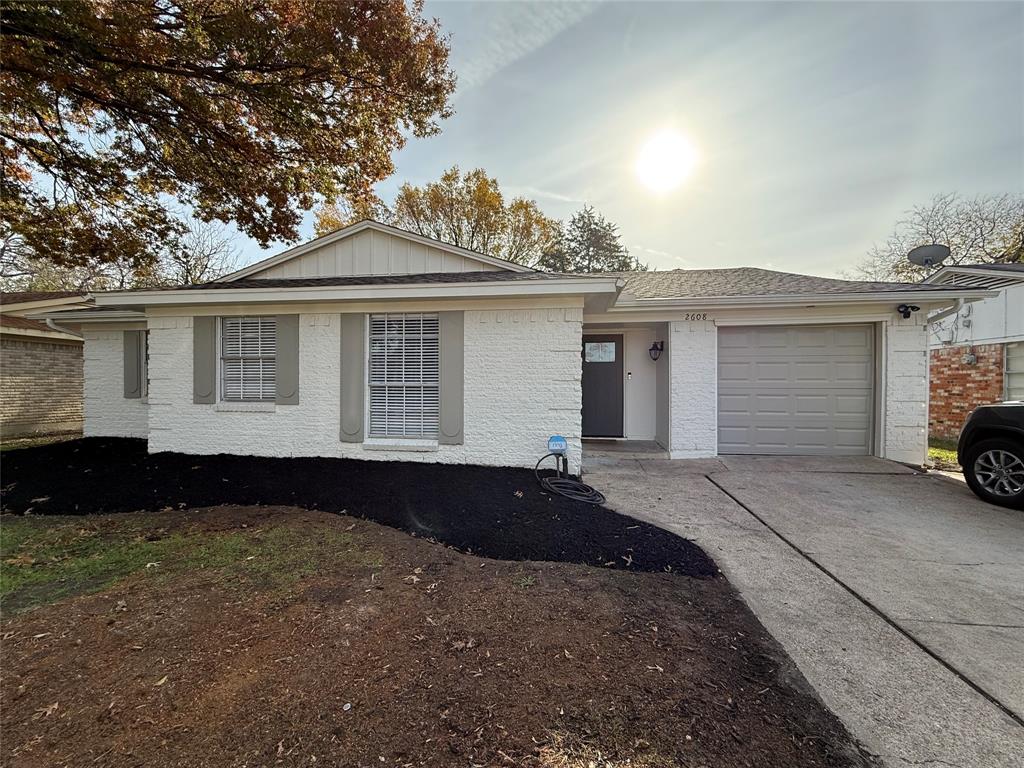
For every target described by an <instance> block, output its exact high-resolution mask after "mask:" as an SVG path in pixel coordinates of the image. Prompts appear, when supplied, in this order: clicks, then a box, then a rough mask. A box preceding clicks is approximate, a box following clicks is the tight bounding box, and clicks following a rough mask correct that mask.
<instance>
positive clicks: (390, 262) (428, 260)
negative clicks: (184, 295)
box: [249, 229, 501, 279]
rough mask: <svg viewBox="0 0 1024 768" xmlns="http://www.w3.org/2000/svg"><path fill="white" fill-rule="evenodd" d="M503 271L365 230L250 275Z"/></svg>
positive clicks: (271, 276)
mask: <svg viewBox="0 0 1024 768" xmlns="http://www.w3.org/2000/svg"><path fill="white" fill-rule="evenodd" d="M500 270H501V267H499V266H496V265H494V264H487V263H485V262H483V261H478V260H477V259H474V258H471V257H469V256H461V255H457V254H454V253H448V252H447V251H443V250H441V249H440V248H433V247H431V246H427V245H422V244H421V243H417V242H414V241H412V240H408V239H406V238H404V237H399V236H397V235H392V234H390V233H387V232H380V231H377V230H374V229H364V230H363V231H361V232H357V233H355V234H354V235H351V236H349V237H344V238H342V239H340V240H336V241H334V242H330V243H327V244H325V245H323V246H321V247H319V248H315V249H313V250H311V251H309V252H307V253H304V254H302V255H301V256H296V257H295V258H293V259H289V260H288V261H285V262H282V263H280V264H276V265H274V266H271V267H268V268H267V269H264V270H261V271H259V272H255V273H253V274H252V275H250V276H249V277H252V278H264V279H269V278H289V277H346V276H354V275H415V274H427V273H432V272H496V271H500Z"/></svg>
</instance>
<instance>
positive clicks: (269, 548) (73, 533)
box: [0, 515, 379, 613]
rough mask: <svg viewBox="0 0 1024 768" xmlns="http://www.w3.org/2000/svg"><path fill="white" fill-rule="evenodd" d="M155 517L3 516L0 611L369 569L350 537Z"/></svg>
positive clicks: (372, 560)
mask: <svg viewBox="0 0 1024 768" xmlns="http://www.w3.org/2000/svg"><path fill="white" fill-rule="evenodd" d="M165 522H166V521H165V520H162V519H161V518H160V517H159V516H155V515H147V516H141V515H140V516H132V517H130V518H129V517H127V516H119V517H111V518H81V517H78V518H66V517H45V518H44V517H21V518H15V517H4V518H3V519H2V521H0V599H2V601H3V608H4V612H5V613H12V612H19V611H22V610H26V609H28V608H33V607H35V606H38V605H43V604H46V603H52V602H56V601H58V600H61V599H63V598H66V597H71V596H73V595H80V594H86V593H90V592H98V591H102V590H104V589H106V588H107V587H109V586H111V585H112V584H114V583H115V582H117V581H120V580H121V579H124V578H127V577H129V576H133V575H140V576H141V577H143V578H148V579H157V580H162V579H167V578H171V577H173V576H176V575H181V574H185V573H195V572H198V571H217V572H218V574H219V577H220V580H221V581H222V582H223V583H229V584H230V583H235V584H241V585H258V586H260V587H265V588H270V589H284V588H287V587H288V586H290V585H292V584H294V583H295V582H296V581H298V580H299V579H301V578H303V577H305V576H309V575H312V574H314V573H316V572H317V570H318V569H319V568H320V567H321V565H322V564H323V563H325V562H327V563H331V564H337V563H347V564H351V565H368V566H373V565H377V564H378V561H379V557H378V556H376V555H374V554H373V553H368V552H365V551H363V550H362V549H360V548H359V547H358V546H356V545H355V542H354V541H353V537H352V535H351V534H348V533H344V532H341V531H331V530H329V529H328V530H320V531H318V533H317V535H315V536H314V535H310V532H309V531H306V530H303V529H301V528H293V527H290V526H287V525H276V526H268V527H266V528H260V527H254V528H252V529H242V530H239V529H234V530H229V531H223V532H221V531H217V532H210V531H204V530H200V529H199V528H198V527H195V526H192V527H189V528H183V529H181V530H175V531H168V530H167V529H166V528H163V527H161V526H162V525H163V524H164V523H165Z"/></svg>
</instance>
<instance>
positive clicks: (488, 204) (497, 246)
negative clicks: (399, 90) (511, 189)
mask: <svg viewBox="0 0 1024 768" xmlns="http://www.w3.org/2000/svg"><path fill="white" fill-rule="evenodd" d="M362 219H376V220H377V221H382V222H384V223H386V224H393V225H394V226H396V227H399V228H401V229H405V230H408V231H410V232H415V233H416V234H419V235H423V236H424V237H430V238H434V239H435V240H441V241H442V242H445V243H451V244H452V245H457V246H460V247H462V248H468V249H469V250H471V251H478V252H479V253H486V254H488V255H490V256H497V257H498V258H502V259H508V260H509V261H514V262H516V263H517V264H525V265H527V266H533V265H534V264H536V263H537V261H538V260H539V259H540V257H541V255H542V254H543V253H544V252H545V250H548V249H550V248H551V247H552V246H553V244H554V242H555V239H556V238H557V235H558V230H559V224H558V222H557V221H556V220H555V219H551V218H548V217H547V216H545V215H544V214H543V213H542V212H541V210H540V208H539V207H538V205H537V203H536V202H534V201H533V200H528V199H526V198H523V197H516V198H513V199H512V200H511V201H509V202H507V203H506V202H505V198H504V195H502V192H501V187H500V186H499V185H498V181H497V179H494V178H492V177H490V176H488V175H487V173H486V172H485V171H484V170H483V169H482V168H477V169H475V170H472V171H467V172H466V173H462V172H461V171H460V170H459V168H458V167H457V166H455V167H452V168H450V169H448V170H447V171H445V172H444V173H443V174H441V178H440V179H438V180H437V181H432V182H429V183H427V184H426V185H424V186H422V187H419V186H415V185H413V184H408V183H406V184H403V185H402V186H401V187H400V188H399V190H398V194H397V195H396V196H395V200H394V203H393V205H392V206H391V208H390V209H389V208H388V207H387V206H386V205H385V204H384V203H383V201H381V200H380V198H378V197H376V196H374V195H367V196H363V197H361V198H358V199H356V200H354V201H352V200H341V201H339V202H337V203H334V204H330V205H325V206H323V207H322V208H321V209H320V210H319V211H318V212H317V218H316V225H315V229H316V232H317V234H318V235H323V234H326V233H328V232H331V231H333V230H335V229H339V228H341V227H344V226H347V225H349V224H353V223H355V222H357V221H361V220H362Z"/></svg>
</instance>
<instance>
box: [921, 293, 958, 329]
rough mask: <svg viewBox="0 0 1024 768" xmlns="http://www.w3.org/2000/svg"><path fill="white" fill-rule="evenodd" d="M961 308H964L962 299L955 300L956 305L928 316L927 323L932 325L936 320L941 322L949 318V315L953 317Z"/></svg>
mask: <svg viewBox="0 0 1024 768" xmlns="http://www.w3.org/2000/svg"><path fill="white" fill-rule="evenodd" d="M963 308H964V300H963V299H957V300H956V303H955V304H954V305H953V306H952V307H949V308H948V309H944V310H942V311H941V312H936V313H935V314H934V315H929V316H928V323H929V324H931V323H934V322H936V321H938V320H942V319H943V318H946V317H949V316H950V315H955V314H956V313H957V312H959V311H960V310H961V309H963Z"/></svg>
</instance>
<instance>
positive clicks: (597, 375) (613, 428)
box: [583, 335, 622, 437]
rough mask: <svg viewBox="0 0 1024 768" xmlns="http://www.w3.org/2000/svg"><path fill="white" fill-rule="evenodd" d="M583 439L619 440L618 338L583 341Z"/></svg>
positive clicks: (619, 354)
mask: <svg viewBox="0 0 1024 768" xmlns="http://www.w3.org/2000/svg"><path fill="white" fill-rule="evenodd" d="M583 436H584V437H622V336H621V335H620V336H584V337H583Z"/></svg>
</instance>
